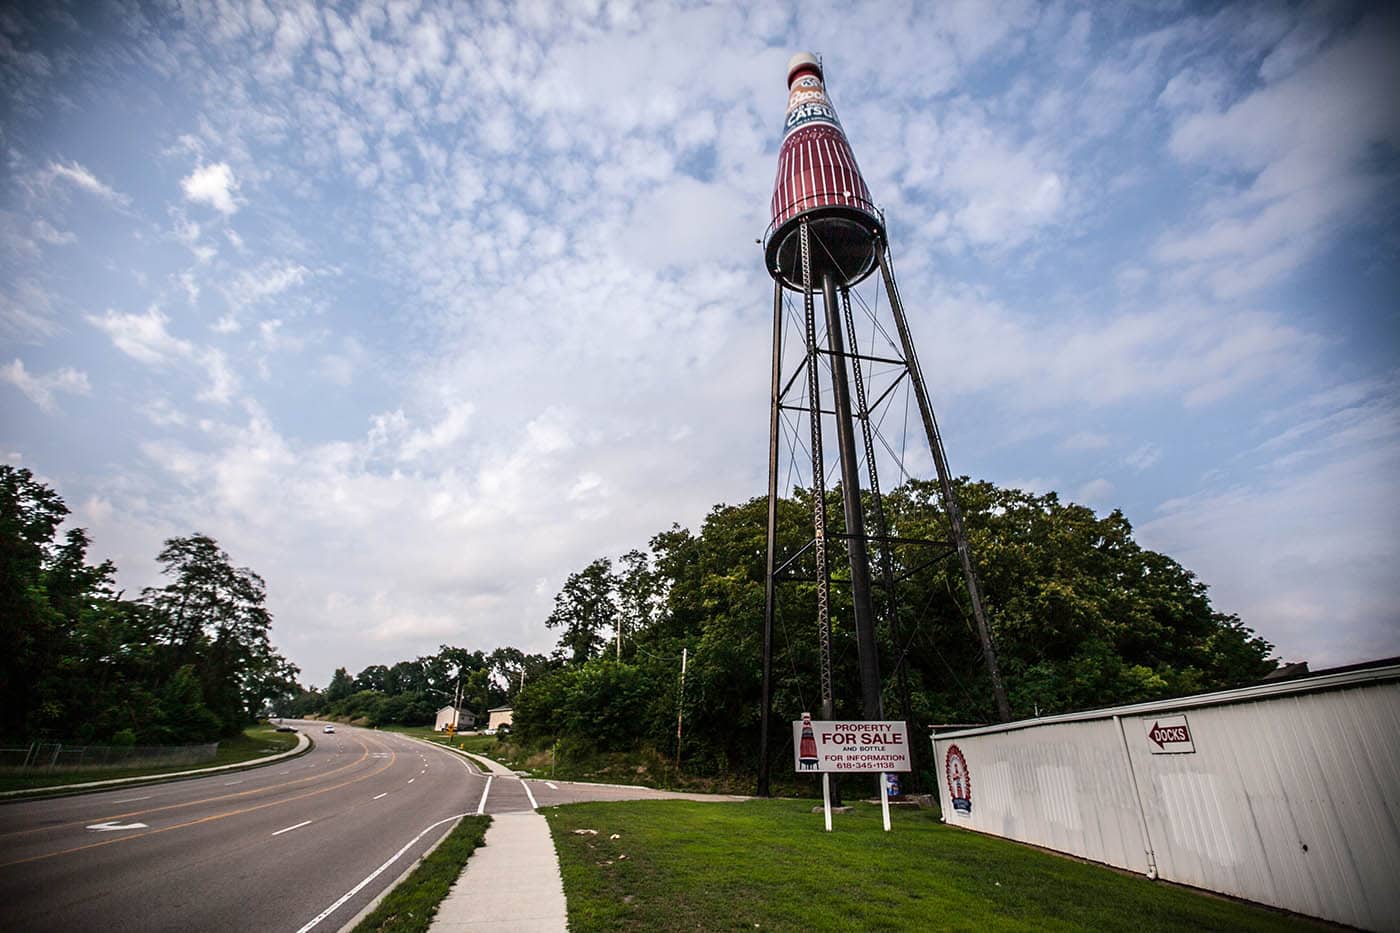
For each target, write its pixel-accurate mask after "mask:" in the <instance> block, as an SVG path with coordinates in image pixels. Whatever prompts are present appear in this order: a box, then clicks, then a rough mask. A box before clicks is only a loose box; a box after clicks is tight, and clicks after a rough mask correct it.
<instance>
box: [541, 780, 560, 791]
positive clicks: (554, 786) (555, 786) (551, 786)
mask: <svg viewBox="0 0 1400 933" xmlns="http://www.w3.org/2000/svg"><path fill="white" fill-rule="evenodd" d="M544 786H545V787H548V788H549V789H550V790H558V789H559V785H558V784H555V783H554V782H553V781H545V782H544Z"/></svg>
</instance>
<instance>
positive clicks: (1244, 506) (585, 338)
mask: <svg viewBox="0 0 1400 933" xmlns="http://www.w3.org/2000/svg"><path fill="white" fill-rule="evenodd" d="M1173 6H1174V5H1173V4H1170V3H1144V4H1141V5H1134V4H1127V3H1122V4H1101V3H1084V4H1076V3H1045V4H1038V3H1004V4H994V3H991V2H970V3H957V2H946V3H944V2H940V3H936V4H935V3H910V4H903V3H893V2H891V3H874V4H868V5H864V6H856V7H854V8H853V7H852V5H850V4H830V5H829V4H817V3H802V4H800V5H799V4H789V5H773V4H766V3H743V4H734V5H682V6H669V5H665V4H662V3H639V4H631V3H626V2H616V3H600V2H594V0H585V2H581V3H577V4H564V3H554V2H547V3H501V4H493V3H484V2H483V3H470V4H467V3H422V4H420V3H417V2H398V0H394V2H388V3H380V2H366V3H362V4H334V5H324V6H317V5H288V4H282V3H264V2H262V0H256V2H252V3H243V2H232V0H230V2H217V3H215V2H208V3H198V2H196V3H184V4H182V3H165V4H139V3H121V2H107V3H72V4H69V5H67V6H66V7H65V6H63V5H61V4H55V3H33V4H21V5H19V6H18V7H16V6H15V5H13V4H7V5H6V7H5V9H4V11H3V12H0V87H3V102H2V103H0V146H3V167H0V457H3V459H4V461H5V462H9V463H12V464H16V465H21V466H25V467H28V468H30V469H31V470H33V471H34V472H35V473H36V474H37V475H39V476H40V477H41V478H43V479H44V481H45V482H47V483H49V484H50V485H52V486H53V487H55V488H56V489H57V490H58V491H59V492H60V493H61V494H62V495H63V496H64V498H65V499H66V500H67V501H68V503H69V504H70V506H71V507H72V509H73V512H74V521H75V522H76V523H77V524H80V525H82V526H85V527H86V528H88V529H89V531H90V533H91V534H92V536H93V537H94V539H95V549H94V550H95V553H96V555H97V556H99V557H111V558H113V559H114V560H116V561H117V563H118V565H119V567H120V569H121V582H122V583H123V585H125V586H127V587H129V588H131V589H132V590H133V591H134V590H135V589H137V588H139V587H140V586H142V585H146V584H148V583H151V582H153V581H154V579H155V574H156V566H155V562H154V555H155V554H156V552H157V550H158V549H159V547H160V542H161V540H162V539H164V538H166V537H168V536H171V535H176V534H186V533H189V532H192V531H194V530H200V531H203V532H205V533H208V534H210V535H213V536H214V537H216V538H217V539H218V540H219V541H220V543H221V544H223V545H224V547H225V548H226V549H228V550H229V551H230V552H231V554H232V555H233V557H234V559H235V560H236V561H237V562H238V563H240V564H243V565H248V566H251V567H253V568H254V569H256V570H257V571H259V572H260V573H261V574H262V575H263V576H264V577H265V578H266V580H267V583H268V590H269V602H270V605H271V608H272V609H273V611H274V613H275V615H276V624H275V627H274V637H275V641H276V642H277V644H278V645H279V647H280V648H281V649H282V650H283V651H284V653H286V654H287V655H288V656H289V657H290V658H291V659H292V660H293V661H294V662H296V663H297V664H299V665H301V667H302V668H303V669H304V675H305V680H306V681H307V682H310V683H319V684H324V683H325V682H326V681H327V680H328V678H329V676H330V673H331V671H332V669H333V668H335V667H337V666H340V665H345V666H348V667H349V668H350V669H351V670H352V671H355V670H358V669H360V668H362V667H364V666H366V665H368V664H372V663H387V662H392V661H394V660H397V659H399V658H403V657H411V656H414V655H417V654H420V653H425V652H430V651H432V650H434V649H435V648H436V646H437V645H438V644H440V643H443V642H447V643H452V644H458V645H463V646H466V647H471V648H482V649H486V650H489V649H491V648H493V647H496V646H497V645H500V644H514V645H517V646H519V647H521V648H525V649H527V650H536V651H542V650H546V649H548V648H549V647H550V646H551V645H552V643H553V638H552V637H551V633H549V632H547V631H546V630H545V629H544V627H543V625H542V620H543V618H544V617H545V615H546V614H547V613H548V610H549V607H550V604H551V601H552V597H553V594H554V593H555V592H556V591H557V589H558V587H559V585H560V583H561V582H562V580H563V578H564V576H565V575H566V574H567V573H568V572H569V571H571V570H576V569H578V568H580V567H581V566H582V565H583V564H585V563H586V562H587V561H589V560H590V559H592V558H594V557H596V556H600V555H616V554H618V553H620V552H622V551H624V550H626V549H628V548H630V547H634V546H641V545H644V544H645V542H646V540H647V538H648V537H649V536H650V535H651V534H652V533H654V532H656V531H658V530H661V529H664V528H666V527H669V526H670V524H671V523H672V522H680V523H682V524H684V525H689V526H691V527H695V526H696V523H697V522H698V521H699V519H700V518H701V517H702V516H703V515H704V513H705V512H706V511H707V510H708V508H709V507H710V506H711V505H713V504H714V503H717V502H721V501H729V502H735V501H741V500H743V499H746V498H748V497H750V496H754V495H759V494H762V492H763V489H764V474H765V470H766V451H767V437H766V434H767V411H766V404H767V383H768V356H769V339H770V334H769V331H770V324H771V317H770V313H771V284H770V280H769V279H768V277H767V276H766V274H765V273H764V270H763V267H762V260H761V255H760V252H759V250H758V249H757V247H755V245H754V238H755V237H757V236H760V235H761V234H762V232H763V230H764V227H765V226H766V223H767V217H766V216H765V212H766V209H767V204H768V196H769V193H770V188H771V184H772V180H773V172H774V167H775V164H776V156H777V148H778V144H779V141H780V139H779V132H780V127H781V121H782V117H783V110H784V106H785V103H786V88H785V85H784V66H785V63H786V61H787V59H788V57H789V55H791V54H792V52H794V51H798V50H802V49H813V50H816V51H819V52H820V53H821V54H822V55H823V57H824V60H825V63H826V66H827V77H828V86H829V90H830V92H831V95H832V98H833V100H834V102H835V104H836V107H837V109H838V110H839V111H840V113H841V116H842V120H843V122H844V124H845V127H846V130H847V134H848V135H849V137H850V139H851V142H852V145H853V146H854V148H855V151H856V154H857V156H858V158H859V159H860V161H861V164H862V167H863V168H864V170H865V174H866V177H867V180H868V181H869V184H870V188H871V191H872V193H873V195H874V197H875V198H876V199H877V200H878V201H879V202H880V203H881V204H883V206H884V208H885V210H886V212H887V215H888V217H889V222H890V233H891V238H892V241H893V246H894V250H895V254H896V258H897V262H898V267H899V275H900V284H901V290H902V292H903V294H904V297H905V300H906V303H907V305H908V310H909V313H910V316H911V324H912V327H913V330H914V334H915V337H916V340H917V341H918V343H919V345H920V348H921V350H920V352H921V355H922V357H923V364H924V369H925V374H926V376H927V378H928V381H929V387H930V390H931V392H932V394H933V397H934V403H935V406H936V408H937V410H938V412H939V414H940V417H941V419H942V422H943V426H944V428H945V431H946V443H947V446H948V451H949V455H950V458H951V460H952V465H953V468H954V469H955V470H956V471H957V472H960V473H968V474H971V475H973V476H975V477H979V478H986V479H989V480H992V481H994V482H996V483H999V484H1011V485H1019V486H1021V487H1023V488H1029V489H1034V490H1037V491H1048V490H1057V491H1058V492H1060V494H1061V495H1062V496H1064V497H1066V498H1069V499H1072V500H1075V501H1078V502H1082V503H1085V504H1088V505H1091V506H1093V507H1094V508H1096V509H1099V510H1108V509H1111V508H1115V507H1118V508H1122V509H1123V510H1124V511H1125V513H1126V514H1127V515H1128V516H1129V518H1130V519H1131V520H1132V521H1133V523H1134V525H1135V527H1136V529H1137V533H1138V537H1139V540H1140V541H1141V542H1143V543H1144V544H1145V545H1147V546H1149V547H1153V548H1155V549H1158V550H1162V551H1165V552H1166V553H1169V554H1171V555H1172V556H1174V557H1175V558H1177V559H1178V560H1180V561H1181V562H1182V563H1183V564H1185V565H1186V566H1187V567H1189V568H1191V569H1192V570H1194V571H1196V572H1197V573H1198V574H1199V576H1200V577H1201V579H1203V580H1204V581H1205V582H1206V583H1207V584H1209V586H1210V587H1211V592H1212V594H1213V597H1214V600H1215V603H1216V605H1217V607H1218V608H1219V609H1221V610H1224V611H1229V612H1237V613H1239V614H1240V615H1241V616H1242V617H1243V618H1244V620H1245V621H1246V622H1247V623H1248V624H1249V625H1251V626H1253V627H1254V628H1255V629H1257V630H1258V631H1259V632H1260V633H1262V634H1263V635H1264V636H1265V637H1267V638H1268V639H1269V640H1271V641H1272V642H1274V643H1275V644H1276V645H1277V647H1278V652H1279V653H1280V655H1282V656H1283V657H1284V658H1286V659H1289V660H1295V659H1304V658H1305V659H1308V660H1309V661H1311V662H1312V663H1313V665H1314V666H1315V667H1318V666H1323V665H1328V664H1337V663H1345V662H1349V661H1355V660H1361V659H1366V658H1373V657H1380V656H1385V655H1393V654H1400V610H1397V608H1396V607H1397V606H1400V572H1397V570H1396V566H1397V560H1398V559H1400V378H1397V373H1400V369H1398V368H1397V367H1398V366H1400V308H1398V307H1397V295H1400V267H1398V266H1397V262H1396V259H1397V254H1398V253H1400V225H1397V217H1400V211H1397V203H1398V202H1400V198H1398V197H1397V194H1398V193H1400V189H1398V188H1397V182H1398V181H1400V108H1397V106H1396V103H1395V89H1396V88H1397V87H1400V26H1398V25H1397V18H1396V16H1395V15H1394V13H1393V7H1392V8H1391V11H1390V12H1387V10H1386V9H1385V8H1386V7H1387V5H1385V4H1347V3H1317V4H1284V3H1278V2H1272V0H1271V2H1262V3H1259V4H1248V3H1238V4H1224V5H1217V4H1209V5H1199V6H1197V5H1189V4H1185V5H1180V6H1177V7H1176V8H1175V9H1173Z"/></svg>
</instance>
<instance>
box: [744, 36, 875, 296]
mask: <svg viewBox="0 0 1400 933" xmlns="http://www.w3.org/2000/svg"><path fill="white" fill-rule="evenodd" d="M783 132H784V135H783V145H782V148H781V149H780V150H779V152H778V176H777V178H776V179H775V181H774V183H773V201H772V212H773V223H772V226H771V227H770V228H769V231H770V233H769V243H768V247H767V252H768V268H769V271H770V272H771V273H772V274H773V275H775V276H778V277H779V278H781V279H783V281H784V283H785V284H787V285H789V286H792V287H794V288H800V287H802V285H803V282H802V280H801V273H800V270H799V269H798V265H799V263H798V261H797V250H796V243H795V242H794V237H795V231H796V229H797V226H798V224H799V223H800V218H805V219H806V220H807V222H808V224H809V225H810V229H811V231H812V232H813V233H814V234H815V235H816V236H817V237H818V238H820V239H821V240H822V241H823V243H822V247H823V248H822V250H821V251H819V253H820V255H819V257H818V264H819V265H820V266H822V268H820V269H818V270H815V271H814V277H818V276H819V275H827V274H834V275H835V276H836V278H837V279H838V281H840V282H841V284H843V285H848V284H851V283H853V282H856V281H859V280H860V279H862V278H864V277H865V276H866V275H868V274H869V273H870V270H871V269H872V268H873V266H874V253H873V243H874V240H875V238H876V237H877V236H878V235H879V234H880V233H881V232H882V231H883V224H882V222H881V220H880V215H879V211H878V210H877V209H876V208H875V205H874V204H873V203H872V202H871V200H870V189H869V188H867V187H866V184H865V179H864V178H862V177H861V174H860V166H858V165H857V164H856V157H855V153H854V152H852V151H851V144H850V143H849V142H848V141H847V140H846V134H845V132H844V131H843V130H842V129H841V121H840V120H839V119H837V116H836V108H834V107H833V106H832V105H831V100H830V98H828V97H827V94H826V87H825V84H824V83H823V80H822V71H821V65H820V63H818V62H817V60H816V57H815V56H813V55H811V54H809V53H801V54H798V55H795V56H793V58H792V60H791V61H790V62H789V63H788V107H787V119H786V121H785V123H784V129H783Z"/></svg>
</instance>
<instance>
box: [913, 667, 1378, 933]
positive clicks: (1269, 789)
mask: <svg viewBox="0 0 1400 933" xmlns="http://www.w3.org/2000/svg"><path fill="white" fill-rule="evenodd" d="M1173 715H1185V716H1186V718H1187V722H1188V724H1189V727H1190V731H1191V738H1192V741H1193V743H1194V749H1195V750H1194V752H1191V753H1189V754H1153V753H1152V752H1153V748H1154V743H1153V742H1152V741H1151V740H1150V739H1149V737H1148V733H1149V732H1150V731H1151V729H1152V727H1153V725H1154V724H1155V723H1157V722H1158V721H1159V720H1161V719H1163V718H1165V717H1167V716H1173ZM952 745H957V746H958V748H959V749H960V751H961V752H962V754H963V756H964V757H965V758H966V760H967V766H968V773H969V775H970V777H971V785H972V792H971V799H972V812H971V813H969V814H962V813H959V812H957V811H956V810H955V809H954V808H953V806H952V800H951V797H950V795H949V791H948V787H947V775H946V770H945V763H946V761H947V755H948V749H949V747H950V746H952ZM934 748H935V755H936V756H937V761H938V765H939V796H940V798H941V801H942V805H943V812H944V814H945V816H944V819H945V820H946V821H947V822H949V823H951V824H953V825H959V826H964V827H966V828H968V829H973V830H978V831H980V832H988V833H994V834H996V835H1000V836H1006V837H1008V838H1011V839H1017V840H1020V841H1022V842H1029V843H1033V844H1035V845H1040V846H1045V847H1047V848H1052V849H1057V850H1059V851H1063V852H1068V853H1071V854H1073V855H1077V856H1080V857H1083V858H1087V859H1092V860H1094V861H1099V862H1105V863H1107V864H1110V865H1115V866H1118V867H1121V868H1127V869H1131V870H1133V871H1140V872H1143V873H1145V874H1149V875H1155V876H1158V877H1161V878H1164V879H1167V880H1170V881H1176V882H1180V883H1183V884H1189V885H1193V886H1195V887H1199V888H1205V889H1208V890H1213V891H1219V892H1222V893H1225V894H1230V895H1233V896H1236V897H1242V898H1246V899H1249V900H1253V901H1258V902H1261V903H1266V904H1271V905H1274V906H1277V907H1283V908H1286V909H1288V910H1293V911H1297V912H1299V913H1304V914H1309V915H1312V916H1316V917H1322V918H1325V919H1328V920H1333V921H1337V922H1341V923H1348V924H1352V925H1354V926H1360V927H1364V928H1369V929H1385V930H1400V667H1391V668H1382V669H1377V670H1373V671H1366V672H1359V673H1353V674H1340V675H1332V676H1330V677H1317V678H1309V679H1306V680H1301V681H1293V682H1288V683H1284V684H1269V685H1263V686H1260V687H1256V688H1248V689H1246V690H1239V691H1228V692H1226V693H1222V694H1214V695H1207V696H1203V697H1189V698H1184V699H1182V700H1177V701H1170V702H1164V703H1153V704H1139V705H1137V706H1131V707H1122V708H1119V709H1117V710H1098V711H1094V712H1093V713H1083V714H1073V715H1070V716H1060V717H1053V718H1049V719H1045V720H1033V721H1029V722H1025V723H1013V724H1009V725H1007V726H998V727H989V728H986V729H977V730H967V731H964V732H960V733H952V734H947V735H940V736H937V737H936V738H935V742H934Z"/></svg>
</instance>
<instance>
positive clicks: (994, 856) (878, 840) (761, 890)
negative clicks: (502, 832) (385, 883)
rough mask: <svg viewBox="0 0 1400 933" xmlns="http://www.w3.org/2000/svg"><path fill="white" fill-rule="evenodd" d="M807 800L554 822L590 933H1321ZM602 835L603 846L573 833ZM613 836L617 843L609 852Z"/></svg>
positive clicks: (1015, 848)
mask: <svg viewBox="0 0 1400 933" xmlns="http://www.w3.org/2000/svg"><path fill="white" fill-rule="evenodd" d="M811 809H812V802H811V801H808V800H752V801H747V802H745V803H692V802H688V801H678V800H646V801H634V802H627V803H582V804H572V805H568V806H561V807H552V808H549V809H546V810H544V811H542V812H543V813H544V814H545V816H546V817H547V818H548V819H549V824H550V829H551V831H552V832H553V834H554V842H555V847H556V849H557V850H558V852H559V863H560V868H561V870H562V872H563V875H564V892H565V894H566V895H567V897H568V901H569V929H570V930H571V931H573V933H580V931H586V930H648V931H651V930H737V929H748V930H753V929H778V930H929V929H938V930H1124V931H1133V933H1142V931H1150V930H1230V931H1235V930H1286V929H1319V928H1320V926H1319V925H1314V924H1310V923H1307V922H1306V921H1302V920H1299V919H1297V918H1294V917H1289V916H1286V915H1283V914H1279V913H1274V912H1272V911H1268V910H1265V909H1263V908H1257V907H1251V906H1249V905H1245V904H1240V903H1236V902H1232V901H1227V900H1223V899H1221V898H1216V897H1211V896H1208V895H1204V894H1199V893H1196V892H1194V891H1190V890H1187V889H1185V888H1179V887H1173V886H1171V885H1167V884H1163V883H1160V882H1152V881H1148V880H1147V879H1146V878H1142V877H1138V876H1133V875H1125V874H1121V873H1119V872H1116V871H1113V870H1111V869H1108V868H1104V867H1102V866H1098V865H1090V864H1086V863H1083V862H1077V861H1074V860H1072V859H1068V858H1063V857H1060V856H1056V855H1051V854H1049V853H1046V852H1041V851H1038V850H1036V849H1031V848H1028V847H1026V846H1022V845H1018V844H1016V843H1013V842H1008V841H1006V840H1004V839H997V838H995V837H991V836H982V835H978V834H976V833H972V832H967V831H964V830H958V829H953V828H950V827H947V826H944V825H943V824H941V823H939V822H938V820H937V818H936V817H935V816H934V815H933V813H932V812H931V811H928V810H910V809H904V808H900V809H898V810H896V811H895V812H893V813H892V814H891V817H892V819H893V822H894V830H893V832H890V833H886V832H884V831H883V830H882V829H881V823H880V808H879V807H877V806H874V805H870V804H858V805H857V806H856V809H855V811H854V812H852V813H846V814H841V813H838V814H836V815H835V823H834V830H835V831H834V832H831V833H827V832H824V831H823V829H822V816H821V813H820V812H818V813H812V812H811ZM577 829H594V830H597V835H576V834H575V832H574V830H577ZM613 834H617V835H618V837H619V838H617V839H615V840H614V839H611V838H610V837H611V836H612V835H613Z"/></svg>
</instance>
